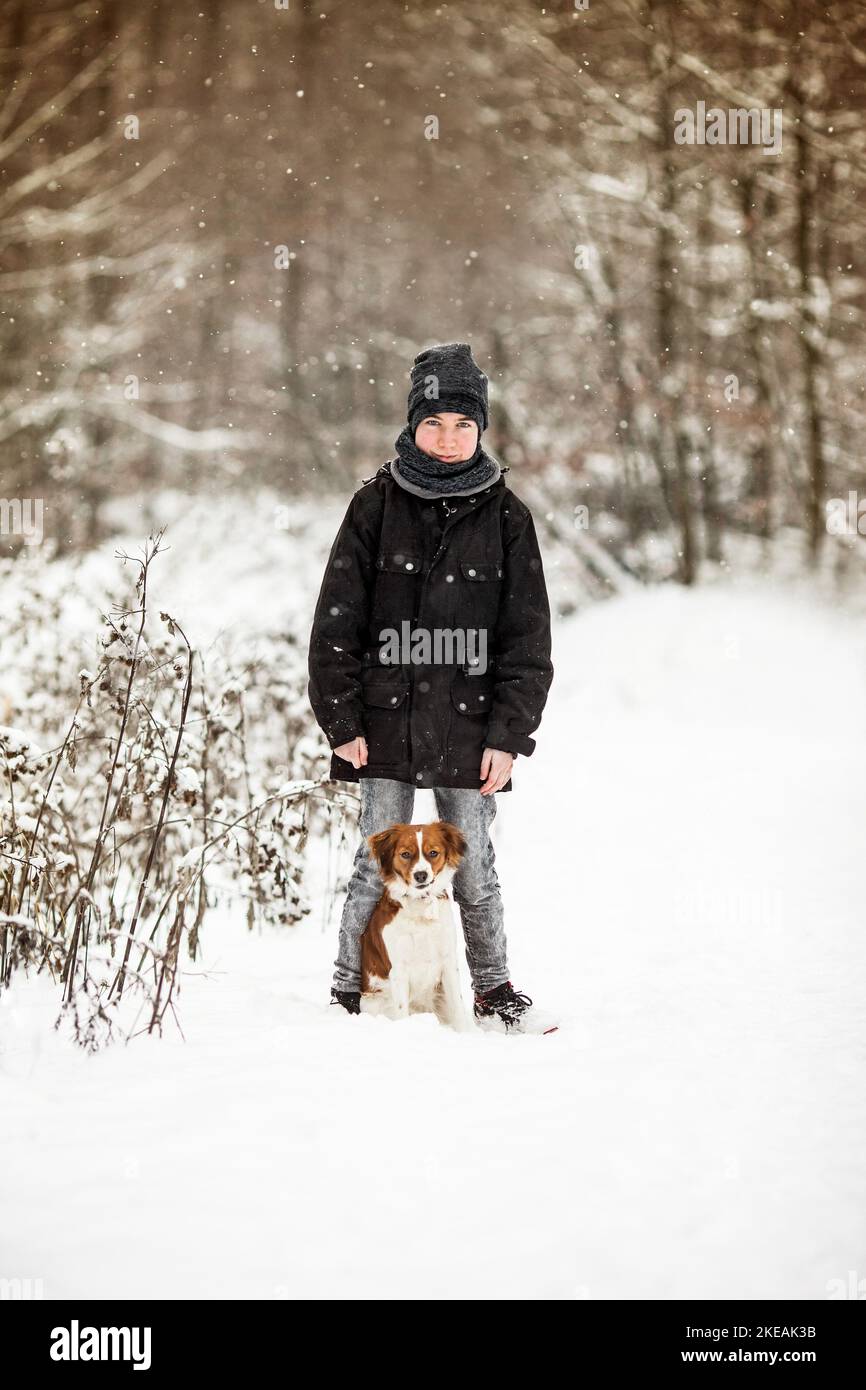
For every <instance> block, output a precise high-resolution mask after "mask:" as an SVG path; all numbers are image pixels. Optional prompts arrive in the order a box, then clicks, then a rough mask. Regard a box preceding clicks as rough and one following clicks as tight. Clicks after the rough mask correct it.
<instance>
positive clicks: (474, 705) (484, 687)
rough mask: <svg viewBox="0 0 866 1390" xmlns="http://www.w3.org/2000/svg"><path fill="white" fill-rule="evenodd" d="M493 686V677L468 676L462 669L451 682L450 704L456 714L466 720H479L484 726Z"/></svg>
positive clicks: (491, 698) (488, 713)
mask: <svg viewBox="0 0 866 1390" xmlns="http://www.w3.org/2000/svg"><path fill="white" fill-rule="evenodd" d="M494 686H495V682H494V680H493V677H492V676H490V675H487V673H486V672H485V674H484V675H483V676H470V675H467V674H466V669H465V668H463V669H461V670H460V671H458V672H457V674H456V675H455V677H454V680H453V681H452V682H451V703H452V705H453V706H454V708H455V709H456V710H457V712H458V714H462V715H465V716H466V718H467V719H473V718H474V719H481V720H483V721H484V723H485V724H486V723H487V720H488V718H489V716H490V709H491V706H492V704H493V691H494Z"/></svg>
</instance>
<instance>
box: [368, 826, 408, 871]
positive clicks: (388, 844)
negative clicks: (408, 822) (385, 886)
mask: <svg viewBox="0 0 866 1390" xmlns="http://www.w3.org/2000/svg"><path fill="white" fill-rule="evenodd" d="M402 829H403V827H402V825H389V826H388V829H387V830H380V831H379V832H378V833H377V834H376V835H368V836H367V844H368V845H369V846H370V853H371V854H372V856H373V858H374V859H375V861H376V863H377V864H378V865H379V868H380V869H381V870H382V872H383V873H386V874H388V873H390V872H391V870H392V869H393V867H394V850H395V849H396V846H397V840H398V838H399V836H400V831H401V830H402Z"/></svg>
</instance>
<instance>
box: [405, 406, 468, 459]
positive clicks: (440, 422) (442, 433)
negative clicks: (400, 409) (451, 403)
mask: <svg viewBox="0 0 866 1390" xmlns="http://www.w3.org/2000/svg"><path fill="white" fill-rule="evenodd" d="M415 443H416V444H417V445H418V448H419V449H421V451H422V452H423V453H425V454H431V455H432V457H433V458H434V459H439V461H440V462H441V463H464V462H465V461H466V459H471V457H472V455H473V454H474V453H475V449H476V446H477V444H478V426H477V425H476V423H475V421H474V420H471V419H470V418H469V416H468V415H458V414H456V413H455V411H453V410H443V411H440V412H439V414H438V415H425V416H424V418H423V420H419V421H418V424H417V427H416V429H415Z"/></svg>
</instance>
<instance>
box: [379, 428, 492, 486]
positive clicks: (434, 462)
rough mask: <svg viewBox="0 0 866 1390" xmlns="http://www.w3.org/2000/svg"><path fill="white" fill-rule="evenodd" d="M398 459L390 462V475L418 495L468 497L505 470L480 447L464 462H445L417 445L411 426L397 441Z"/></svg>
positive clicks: (479, 443) (479, 444)
mask: <svg viewBox="0 0 866 1390" xmlns="http://www.w3.org/2000/svg"><path fill="white" fill-rule="evenodd" d="M394 447H395V448H396V450H397V458H396V459H393V460H392V462H391V476H392V477H393V478H396V479H397V482H398V483H399V484H400V486H401V487H404V488H405V489H406V491H407V492H414V493H415V495H416V497H469V496H470V494H474V493H476V492H478V491H479V490H480V489H481V488H484V487H489V486H490V484H491V483H495V482H496V480H497V478H498V477H499V476H500V474H501V473H502V472H503V468H502V467H501V466H500V464H499V461H498V460H497V459H495V458H493V456H492V455H491V454H487V453H485V451H484V450H483V449H482V447H481V438H480V436H479V439H478V447H477V448H476V450H475V453H474V454H473V455H472V457H471V459H465V460H463V462H461V463H442V462H441V461H440V460H439V459H434V458H433V456H432V454H425V453H424V451H423V450H422V449H419V448H418V445H417V444H416V443H415V440H414V438H413V435H412V431H411V430H410V429H409V426H408V425H404V427H403V429H402V431H401V433H400V435H399V436H398V438H397V439H396V441H395V444H394Z"/></svg>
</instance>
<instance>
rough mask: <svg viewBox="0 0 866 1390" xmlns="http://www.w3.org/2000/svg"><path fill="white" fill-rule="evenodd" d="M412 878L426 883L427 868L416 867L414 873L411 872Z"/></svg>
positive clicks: (417, 881)
mask: <svg viewBox="0 0 866 1390" xmlns="http://www.w3.org/2000/svg"><path fill="white" fill-rule="evenodd" d="M413 878H414V879H415V882H416V883H426V882H427V870H426V869H416V871H415V873H414V874H413Z"/></svg>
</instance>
